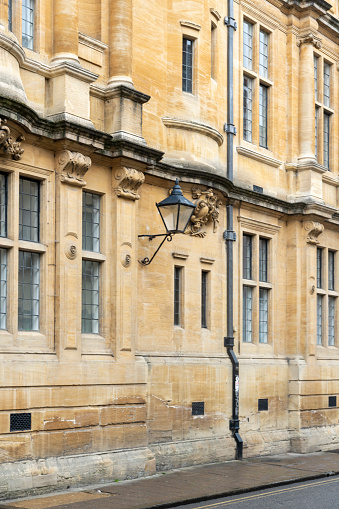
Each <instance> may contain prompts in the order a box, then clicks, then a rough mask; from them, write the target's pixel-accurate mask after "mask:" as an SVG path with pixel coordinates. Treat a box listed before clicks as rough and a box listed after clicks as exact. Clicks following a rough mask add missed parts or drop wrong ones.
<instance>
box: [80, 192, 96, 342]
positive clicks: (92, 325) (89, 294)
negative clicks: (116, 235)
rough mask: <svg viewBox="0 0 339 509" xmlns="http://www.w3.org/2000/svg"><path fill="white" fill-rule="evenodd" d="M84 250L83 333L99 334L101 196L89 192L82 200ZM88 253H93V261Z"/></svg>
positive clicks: (85, 193) (84, 194)
mask: <svg viewBox="0 0 339 509" xmlns="http://www.w3.org/2000/svg"><path fill="white" fill-rule="evenodd" d="M82 249H83V251H84V252H83V260H82V316H81V331H82V332H83V333H87V334H99V325H100V323H99V322H100V320H99V315H100V308H99V307H100V261H99V260H97V261H96V260H95V257H96V256H98V255H99V252H100V196H99V195H97V194H94V193H90V192H88V191H84V193H83V198H82ZM87 251H90V252H91V254H90V258H91V259H88V258H89V255H88V254H86V252H87ZM96 253H97V255H96ZM93 258H94V259H93Z"/></svg>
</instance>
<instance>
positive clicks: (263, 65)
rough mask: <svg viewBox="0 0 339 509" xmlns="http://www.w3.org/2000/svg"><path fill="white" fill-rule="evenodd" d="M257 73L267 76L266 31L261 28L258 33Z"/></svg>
mask: <svg viewBox="0 0 339 509" xmlns="http://www.w3.org/2000/svg"><path fill="white" fill-rule="evenodd" d="M259 74H260V76H262V77H263V78H268V33H266V32H264V31H263V30H260V34H259Z"/></svg>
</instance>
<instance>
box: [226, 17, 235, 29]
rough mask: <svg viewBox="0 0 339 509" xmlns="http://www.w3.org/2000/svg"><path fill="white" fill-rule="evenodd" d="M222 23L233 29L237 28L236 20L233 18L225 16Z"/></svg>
mask: <svg viewBox="0 0 339 509" xmlns="http://www.w3.org/2000/svg"><path fill="white" fill-rule="evenodd" d="M224 23H225V25H226V26H228V27H232V28H234V30H236V29H237V28H238V25H237V22H236V21H235V19H234V18H229V17H227V16H225V19H224Z"/></svg>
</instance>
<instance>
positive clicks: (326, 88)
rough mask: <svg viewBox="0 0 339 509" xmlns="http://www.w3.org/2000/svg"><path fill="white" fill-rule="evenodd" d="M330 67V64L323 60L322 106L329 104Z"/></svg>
mask: <svg viewBox="0 0 339 509" xmlns="http://www.w3.org/2000/svg"><path fill="white" fill-rule="evenodd" d="M330 69H331V66H330V65H329V64H328V63H327V62H324V106H330V101H331V98H330V77H331V76H330V72H331V71H330Z"/></svg>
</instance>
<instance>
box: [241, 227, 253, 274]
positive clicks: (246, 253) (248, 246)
mask: <svg viewBox="0 0 339 509" xmlns="http://www.w3.org/2000/svg"><path fill="white" fill-rule="evenodd" d="M242 268H243V270H242V272H243V274H242V277H243V278H244V279H252V237H251V235H246V234H244V235H243V265H242Z"/></svg>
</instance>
